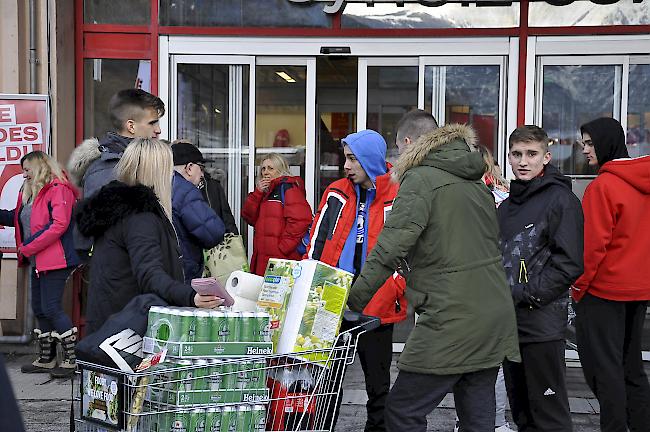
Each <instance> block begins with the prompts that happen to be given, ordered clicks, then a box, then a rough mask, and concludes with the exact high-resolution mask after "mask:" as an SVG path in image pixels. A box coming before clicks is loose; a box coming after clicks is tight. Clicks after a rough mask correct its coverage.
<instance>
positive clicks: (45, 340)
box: [20, 329, 56, 373]
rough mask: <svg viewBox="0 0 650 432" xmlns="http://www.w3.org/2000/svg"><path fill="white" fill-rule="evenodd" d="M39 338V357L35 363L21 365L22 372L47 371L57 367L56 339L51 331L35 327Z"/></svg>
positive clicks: (35, 332)
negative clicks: (44, 331) (45, 331)
mask: <svg viewBox="0 0 650 432" xmlns="http://www.w3.org/2000/svg"><path fill="white" fill-rule="evenodd" d="M34 334H35V335H36V338H37V339H38V358H37V359H36V360H34V362H33V363H30V364H26V365H23V366H21V368H20V371H21V372H22V373H47V372H51V371H52V370H53V369H54V368H55V367H56V340H55V339H54V338H53V337H52V334H51V332H47V333H43V332H42V331H40V330H39V329H34Z"/></svg>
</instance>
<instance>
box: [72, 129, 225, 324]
mask: <svg viewBox="0 0 650 432" xmlns="http://www.w3.org/2000/svg"><path fill="white" fill-rule="evenodd" d="M172 163H173V162H172V152H171V150H170V148H169V146H167V145H166V144H163V143H161V142H160V141H158V140H157V139H153V138H136V139H134V140H133V141H132V142H131V143H130V144H129V145H128V147H127V148H126V150H125V151H124V155H123V156H122V158H121V159H120V161H119V162H118V164H117V166H116V167H115V177H116V179H117V180H115V181H112V182H111V183H109V184H107V185H106V186H104V187H103V188H101V189H100V190H99V191H98V192H97V193H96V194H95V195H93V196H92V197H91V198H89V199H87V200H84V201H82V202H81V203H80V205H79V211H78V212H77V216H76V220H77V223H78V226H79V231H80V232H81V233H82V234H83V235H85V236H87V237H92V238H93V240H94V243H93V253H92V257H91V264H90V265H91V269H92V270H91V272H90V288H89V290H88V305H87V309H86V322H87V330H88V333H92V332H94V331H96V330H98V329H99V327H101V325H102V324H103V323H104V321H106V319H107V318H108V317H109V316H110V315H112V314H113V313H116V312H119V311H120V310H122V309H123V308H124V306H126V304H127V303H128V302H129V301H130V300H131V299H133V297H135V296H137V295H139V294H145V293H154V294H156V295H158V296H159V297H161V298H162V299H164V300H165V301H167V303H169V304H171V305H173V306H190V307H194V306H196V307H201V308H209V309H212V308H215V307H217V306H219V305H220V304H221V303H222V302H223V300H222V299H220V298H218V297H215V296H202V295H199V294H197V293H195V292H194V290H193V289H192V288H191V287H190V286H189V285H185V284H184V283H183V266H182V261H181V255H180V248H179V245H178V240H177V238H176V233H175V231H174V227H173V225H172V223H171V207H172V206H171V193H172V192H171V191H172V174H173V165H172Z"/></svg>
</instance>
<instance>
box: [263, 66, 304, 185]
mask: <svg viewBox="0 0 650 432" xmlns="http://www.w3.org/2000/svg"><path fill="white" fill-rule="evenodd" d="M255 71H256V72H255V73H256V76H255V81H256V82H255V116H256V118H255V173H256V174H258V172H259V166H260V165H261V162H262V160H264V158H265V157H266V156H267V155H269V154H271V153H276V154H279V155H280V156H282V157H283V158H284V159H285V160H286V161H287V163H288V165H289V170H290V171H291V174H292V175H294V176H300V177H302V178H303V180H304V179H305V150H306V131H307V128H306V118H307V114H306V112H307V105H306V97H307V67H306V66H257V67H256V69H255Z"/></svg>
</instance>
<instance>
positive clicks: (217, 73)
mask: <svg viewBox="0 0 650 432" xmlns="http://www.w3.org/2000/svg"><path fill="white" fill-rule="evenodd" d="M252 64H253V59H252V58H248V57H219V56H174V57H173V58H172V74H173V75H172V76H175V77H176V79H175V80H172V95H173V97H174V98H175V101H174V102H172V104H171V107H170V108H171V109H170V111H171V117H172V119H171V125H172V128H171V135H170V136H171V138H172V140H174V139H186V140H189V141H190V142H191V143H192V144H195V145H196V146H197V147H198V148H199V150H201V152H202V153H203V156H204V157H205V158H206V160H207V163H206V172H207V173H208V174H209V175H210V176H212V177H213V178H215V179H216V180H218V181H219V182H220V183H221V185H222V186H223V188H224V190H225V191H226V195H227V197H228V202H229V203H230V206H231V209H232V212H233V215H234V216H235V221H236V222H237V224H238V227H239V230H240V232H241V233H242V234H243V235H246V230H245V229H244V226H243V221H242V220H241V219H240V217H239V215H240V213H241V205H242V202H243V199H244V197H245V193H246V191H247V189H248V159H249V156H248V148H249V144H248V141H249V127H250V128H252V126H253V125H250V124H249V123H250V122H249V117H250V116H251V112H250V111H251V105H250V102H249V100H250V98H251V96H252V95H253V92H252V91H251V82H252V81H253V79H254V76H253V77H252V76H251V74H254V71H253V69H252V67H251V66H252Z"/></svg>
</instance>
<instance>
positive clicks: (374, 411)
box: [357, 324, 393, 432]
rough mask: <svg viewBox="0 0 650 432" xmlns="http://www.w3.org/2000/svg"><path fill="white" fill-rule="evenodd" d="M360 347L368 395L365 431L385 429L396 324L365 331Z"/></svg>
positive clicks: (374, 431)
mask: <svg viewBox="0 0 650 432" xmlns="http://www.w3.org/2000/svg"><path fill="white" fill-rule="evenodd" d="M357 350H358V353H359V360H360V361H361V368H362V369H363V375H364V377H365V380H366V393H367V394H368V403H367V404H366V412H367V414H368V418H367V420H366V427H365V429H364V432H384V431H385V430H386V423H385V421H384V406H385V405H386V398H387V397H388V391H389V390H390V365H391V362H392V361H393V325H392V324H387V325H382V326H380V327H379V328H377V329H375V330H372V331H369V332H366V333H364V334H362V335H361V336H360V337H359V344H358V346H357Z"/></svg>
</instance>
